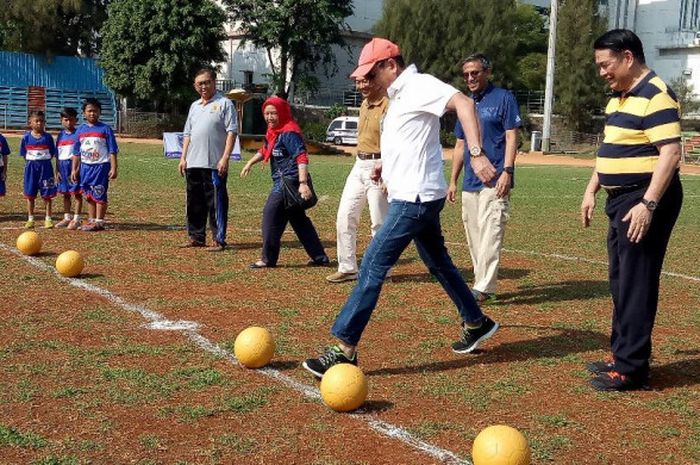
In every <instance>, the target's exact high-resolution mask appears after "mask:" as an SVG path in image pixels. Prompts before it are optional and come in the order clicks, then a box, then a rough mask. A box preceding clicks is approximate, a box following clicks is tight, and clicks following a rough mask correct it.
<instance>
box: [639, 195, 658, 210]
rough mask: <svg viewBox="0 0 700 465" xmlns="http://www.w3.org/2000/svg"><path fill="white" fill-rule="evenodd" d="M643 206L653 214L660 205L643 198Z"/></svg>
mask: <svg viewBox="0 0 700 465" xmlns="http://www.w3.org/2000/svg"><path fill="white" fill-rule="evenodd" d="M642 205H644V206H645V207H647V210H649V211H650V212H653V211H654V210H656V207H657V206H658V205H659V204H658V203H656V202H655V201H653V200H647V199H645V198H644V197H642Z"/></svg>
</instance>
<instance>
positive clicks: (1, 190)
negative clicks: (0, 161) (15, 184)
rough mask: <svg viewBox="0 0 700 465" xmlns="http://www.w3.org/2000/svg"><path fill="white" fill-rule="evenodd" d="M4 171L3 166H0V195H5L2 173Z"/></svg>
mask: <svg viewBox="0 0 700 465" xmlns="http://www.w3.org/2000/svg"><path fill="white" fill-rule="evenodd" d="M4 173H5V167H4V166H0V197H5V192H6V191H5V178H4V177H3V174H4Z"/></svg>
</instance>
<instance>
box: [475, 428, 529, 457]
mask: <svg viewBox="0 0 700 465" xmlns="http://www.w3.org/2000/svg"><path fill="white" fill-rule="evenodd" d="M472 460H473V461H474V465H530V446H529V445H528V443H527V439H525V436H523V434H522V433H521V432H520V431H518V430H517V429H515V428H512V427H510V426H506V425H494V426H489V427H488V428H484V429H483V430H482V431H481V432H480V433H479V435H478V436H477V437H476V439H474V445H473V446H472Z"/></svg>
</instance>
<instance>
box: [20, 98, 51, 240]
mask: <svg viewBox="0 0 700 465" xmlns="http://www.w3.org/2000/svg"><path fill="white" fill-rule="evenodd" d="M45 125H46V120H45V118H44V112H43V111H37V110H33V111H31V112H30V113H29V127H30V129H31V130H30V131H27V132H26V133H25V134H24V136H22V141H21V142H20V145H19V154H20V156H21V157H22V158H24V159H25V161H26V164H25V165H24V198H26V199H27V213H28V214H27V222H26V223H25V225H24V227H25V228H27V229H30V228H33V227H34V202H35V199H36V196H37V194H39V195H41V198H42V199H44V207H45V209H46V219H45V220H44V227H45V228H46V229H50V228H53V220H52V219H51V199H53V198H54V197H56V180H55V178H54V170H53V167H52V166H51V159H52V158H54V157H55V156H56V155H57V153H56V145H55V144H54V142H53V137H51V135H50V134H49V133H47V132H46V131H45V130H44V127H45Z"/></svg>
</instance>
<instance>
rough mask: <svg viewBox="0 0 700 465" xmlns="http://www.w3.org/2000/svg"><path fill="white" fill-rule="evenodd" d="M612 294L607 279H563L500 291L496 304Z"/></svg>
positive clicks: (550, 300) (554, 300) (577, 298)
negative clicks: (510, 290)
mask: <svg viewBox="0 0 700 465" xmlns="http://www.w3.org/2000/svg"><path fill="white" fill-rule="evenodd" d="M609 295H610V287H609V285H608V282H607V281H591V280H587V281H562V282H560V283H550V284H544V285H540V286H520V287H519V290H518V291H517V292H508V293H503V294H501V293H499V294H498V300H497V301H496V302H495V305H499V304H501V305H502V304H518V305H527V304H530V305H534V304H542V303H546V302H561V301H566V300H590V299H596V298H598V297H605V296H609Z"/></svg>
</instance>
